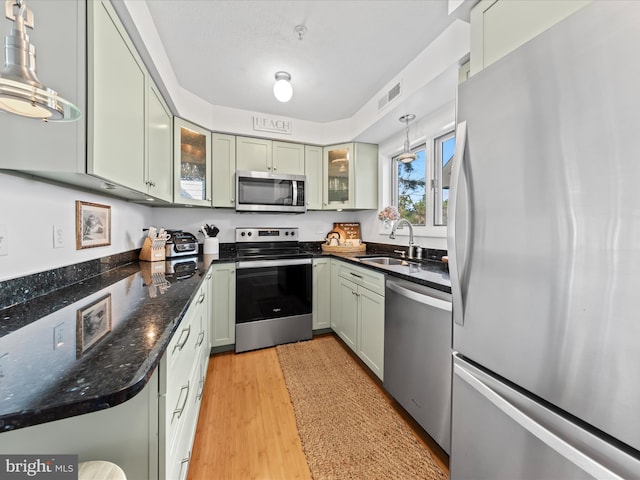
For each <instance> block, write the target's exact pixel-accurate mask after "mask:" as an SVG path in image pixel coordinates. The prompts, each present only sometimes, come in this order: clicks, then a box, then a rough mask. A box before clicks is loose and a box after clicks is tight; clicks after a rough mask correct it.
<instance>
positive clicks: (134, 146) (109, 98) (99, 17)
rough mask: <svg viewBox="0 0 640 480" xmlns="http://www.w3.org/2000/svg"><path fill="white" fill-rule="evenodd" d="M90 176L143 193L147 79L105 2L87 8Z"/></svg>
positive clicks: (128, 41) (132, 48)
mask: <svg viewBox="0 0 640 480" xmlns="http://www.w3.org/2000/svg"><path fill="white" fill-rule="evenodd" d="M88 7H89V14H90V19H92V20H90V25H89V27H88V34H89V35H88V39H89V45H88V52H87V58H88V64H89V68H88V96H89V105H88V112H87V121H88V144H89V152H88V153H89V155H88V173H91V174H93V175H97V176H99V177H101V178H104V179H105V180H108V181H110V182H114V183H117V184H119V185H122V186H124V187H129V188H132V189H134V190H137V191H139V192H146V190H147V186H146V185H145V163H144V159H145V129H146V127H145V91H146V73H145V68H144V66H143V64H142V61H141V60H139V58H138V56H137V54H136V53H135V48H134V47H133V44H132V43H131V41H130V40H129V38H128V37H127V36H126V33H125V32H124V30H123V29H122V26H121V24H120V21H119V19H118V18H117V15H116V13H115V11H114V10H113V8H112V7H111V4H110V3H109V2H103V1H99V2H88Z"/></svg>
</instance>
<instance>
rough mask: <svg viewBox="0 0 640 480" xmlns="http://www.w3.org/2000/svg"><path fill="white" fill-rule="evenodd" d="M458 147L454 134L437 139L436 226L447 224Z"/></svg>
mask: <svg viewBox="0 0 640 480" xmlns="http://www.w3.org/2000/svg"><path fill="white" fill-rule="evenodd" d="M455 146H456V137H455V133H454V132H450V133H448V134H446V135H443V136H442V137H439V138H436V141H435V147H436V148H435V152H436V161H435V168H434V175H433V194H434V195H433V196H434V203H433V204H434V207H435V208H434V220H433V224H434V225H446V224H447V208H448V206H449V185H450V184H451V163H452V160H453V150H454V149H455Z"/></svg>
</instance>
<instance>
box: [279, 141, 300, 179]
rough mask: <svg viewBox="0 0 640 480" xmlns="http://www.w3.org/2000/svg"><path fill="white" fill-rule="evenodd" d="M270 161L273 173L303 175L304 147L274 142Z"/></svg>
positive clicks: (297, 144)
mask: <svg viewBox="0 0 640 480" xmlns="http://www.w3.org/2000/svg"><path fill="white" fill-rule="evenodd" d="M272 160H273V165H272V170H273V171H274V172H278V173H291V174H293V175H304V145H300V144H299V143H289V142H278V141H276V140H274V141H273V152H272Z"/></svg>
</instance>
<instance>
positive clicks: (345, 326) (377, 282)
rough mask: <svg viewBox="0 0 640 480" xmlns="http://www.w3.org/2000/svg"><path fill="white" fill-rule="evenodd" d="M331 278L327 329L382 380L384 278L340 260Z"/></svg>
mask: <svg viewBox="0 0 640 480" xmlns="http://www.w3.org/2000/svg"><path fill="white" fill-rule="evenodd" d="M331 275H332V278H331V281H332V282H334V280H335V285H337V287H334V283H332V285H331V287H332V290H331V293H332V297H331V304H332V306H331V315H332V316H331V327H332V328H333V330H334V331H335V332H336V333H337V334H338V335H339V336H340V338H342V340H343V341H344V342H345V343H346V344H347V345H348V346H349V347H350V348H351V349H352V350H353V351H354V352H355V353H356V354H357V355H358V357H360V359H361V360H362V361H363V362H364V363H365V364H366V365H367V366H368V367H369V368H370V369H371V370H372V371H373V372H374V373H375V374H376V375H377V376H378V377H379V378H380V379H381V380H382V375H383V361H384V280H385V279H384V275H383V274H381V273H377V272H373V271H371V270H369V269H365V268H361V267H357V266H354V265H349V264H346V263H344V262H340V261H336V263H335V267H334V266H333V264H332V271H331ZM334 292H335V294H334ZM334 315H335V317H336V318H335V319H334Z"/></svg>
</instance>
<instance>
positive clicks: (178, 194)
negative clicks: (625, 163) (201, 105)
mask: <svg viewBox="0 0 640 480" xmlns="http://www.w3.org/2000/svg"><path fill="white" fill-rule="evenodd" d="M173 128H174V140H173V143H174V152H173V160H174V166H173V169H174V185H173V191H174V202H175V203H181V204H185V205H198V206H204V207H210V206H211V183H212V182H211V132H209V131H208V130H206V129H204V128H202V127H199V126H198V125H195V124H193V123H191V122H187V121H186V120H183V119H181V118H178V117H175V118H174V122H173Z"/></svg>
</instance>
